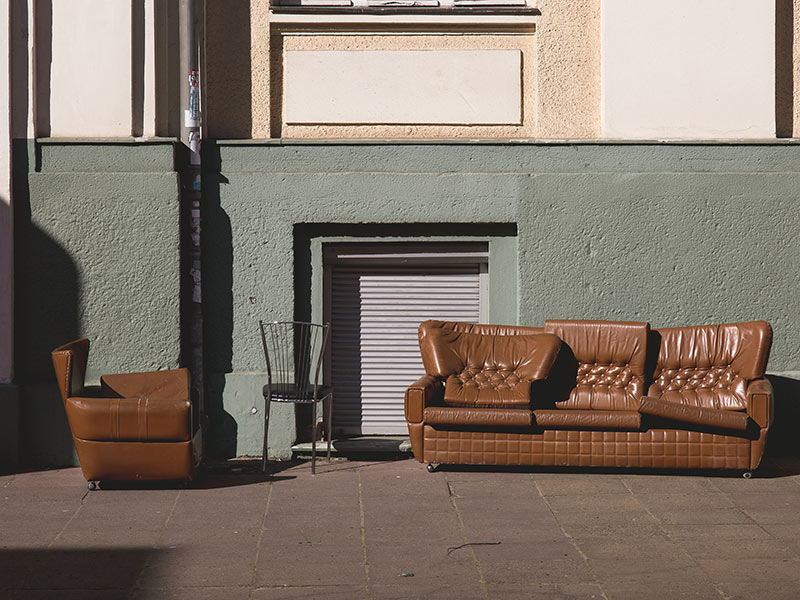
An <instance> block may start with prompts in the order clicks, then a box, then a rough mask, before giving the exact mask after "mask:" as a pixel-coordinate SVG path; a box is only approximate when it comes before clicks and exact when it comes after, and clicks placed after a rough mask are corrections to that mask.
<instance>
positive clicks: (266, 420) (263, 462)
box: [261, 398, 272, 473]
mask: <svg viewBox="0 0 800 600" xmlns="http://www.w3.org/2000/svg"><path fill="white" fill-rule="evenodd" d="M270 404H272V401H271V399H270V398H264V448H263V449H262V451H261V472H262V473H266V472H267V458H268V454H267V437H268V434H269V407H270Z"/></svg>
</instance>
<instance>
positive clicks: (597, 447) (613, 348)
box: [405, 320, 773, 476]
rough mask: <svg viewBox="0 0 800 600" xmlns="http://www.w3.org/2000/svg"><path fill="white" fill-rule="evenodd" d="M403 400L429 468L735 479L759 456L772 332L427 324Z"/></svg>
mask: <svg viewBox="0 0 800 600" xmlns="http://www.w3.org/2000/svg"><path fill="white" fill-rule="evenodd" d="M419 343H420V350H421V353H422V360H423V364H424V366H425V372H426V375H424V376H423V377H422V378H421V379H420V380H419V381H417V382H415V383H414V384H412V385H411V386H410V387H409V388H408V389H407V390H406V395H405V415H406V420H407V422H408V430H409V434H410V438H411V445H412V449H413V451H414V456H415V457H416V458H417V460H419V461H420V462H426V463H428V468H429V470H433V465H435V464H490V465H501V464H502V465H546V466H555V465H562V466H594V467H658V468H697V469H701V468H713V469H738V470H742V471H743V472H745V474H746V476H749V474H750V472H751V471H753V470H754V469H755V468H756V467H758V465H759V462H760V461H761V457H762V455H763V453H764V445H765V442H766V438H767V432H768V430H769V427H770V424H771V423H772V415H773V391H772V387H771V385H770V383H769V381H768V380H767V379H765V378H764V371H765V369H766V366H767V360H768V358H769V352H770V347H771V345H772V329H771V328H770V325H769V324H768V323H766V322H765V321H753V322H748V323H732V324H725V325H705V326H698V327H675V328H664V329H654V330H651V329H650V326H649V324H648V323H629V322H610V321H566V320H563V321H556V320H552V321H546V322H545V325H544V327H543V328H536V327H512V326H501V325H475V324H468V323H452V322H442V321H426V322H424V323H422V324H421V325H420V328H419Z"/></svg>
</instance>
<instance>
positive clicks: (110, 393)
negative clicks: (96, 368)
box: [52, 338, 201, 481]
mask: <svg viewBox="0 0 800 600" xmlns="http://www.w3.org/2000/svg"><path fill="white" fill-rule="evenodd" d="M88 354H89V340H88V339H85V338H84V339H80V340H76V341H74V342H71V343H69V344H65V345H64V346H61V347H59V348H56V349H55V350H53V352H52V358H53V366H54V368H55V372H56V379H57V381H58V384H59V389H60V390H61V395H62V399H63V401H64V408H65V410H66V414H67V420H68V422H69V426H70V429H71V431H72V436H73V440H74V442H75V448H76V450H77V451H78V458H79V460H80V464H81V469H82V471H83V474H84V477H85V478H86V479H87V480H88V481H98V480H114V479H116V480H154V479H191V478H192V477H193V476H194V474H195V472H196V469H197V467H198V465H199V462H200V448H201V437H200V436H201V430H200V429H199V428H196V427H195V426H194V425H193V423H192V414H191V398H190V387H189V372H188V371H187V370H186V369H177V370H173V371H155V372H150V373H129V374H120V375H104V376H103V377H102V378H101V385H100V386H94V387H86V386H85V385H84V384H85V381H84V377H85V373H86V364H87V360H88Z"/></svg>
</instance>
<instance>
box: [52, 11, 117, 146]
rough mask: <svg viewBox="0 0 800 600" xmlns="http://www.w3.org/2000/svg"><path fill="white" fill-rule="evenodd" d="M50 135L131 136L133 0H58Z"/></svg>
mask: <svg viewBox="0 0 800 600" xmlns="http://www.w3.org/2000/svg"><path fill="white" fill-rule="evenodd" d="M52 6H53V36H52V63H51V66H50V69H51V71H50V135H51V136H54V137H127V136H130V135H131V119H132V107H131V93H132V90H131V69H132V63H131V43H132V40H131V3H130V0H53V2H52Z"/></svg>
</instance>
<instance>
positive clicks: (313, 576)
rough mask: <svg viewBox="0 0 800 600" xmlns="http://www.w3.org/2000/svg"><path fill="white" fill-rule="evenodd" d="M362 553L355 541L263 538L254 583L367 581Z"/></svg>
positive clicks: (272, 584) (270, 584) (327, 584)
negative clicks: (350, 542)
mask: <svg viewBox="0 0 800 600" xmlns="http://www.w3.org/2000/svg"><path fill="white" fill-rule="evenodd" d="M363 563H364V556H363V552H362V549H361V545H360V543H358V544H339V543H335V542H333V543H331V542H328V543H324V544H316V543H315V544H308V543H295V541H294V540H283V539H280V538H278V539H275V540H274V541H271V542H266V541H265V542H263V543H262V546H261V551H260V552H259V555H258V563H257V565H256V571H255V580H254V582H255V584H256V585H257V586H260V587H266V586H270V587H274V586H334V585H352V584H359V583H360V582H364V581H366V574H365V570H364V564H363Z"/></svg>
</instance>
